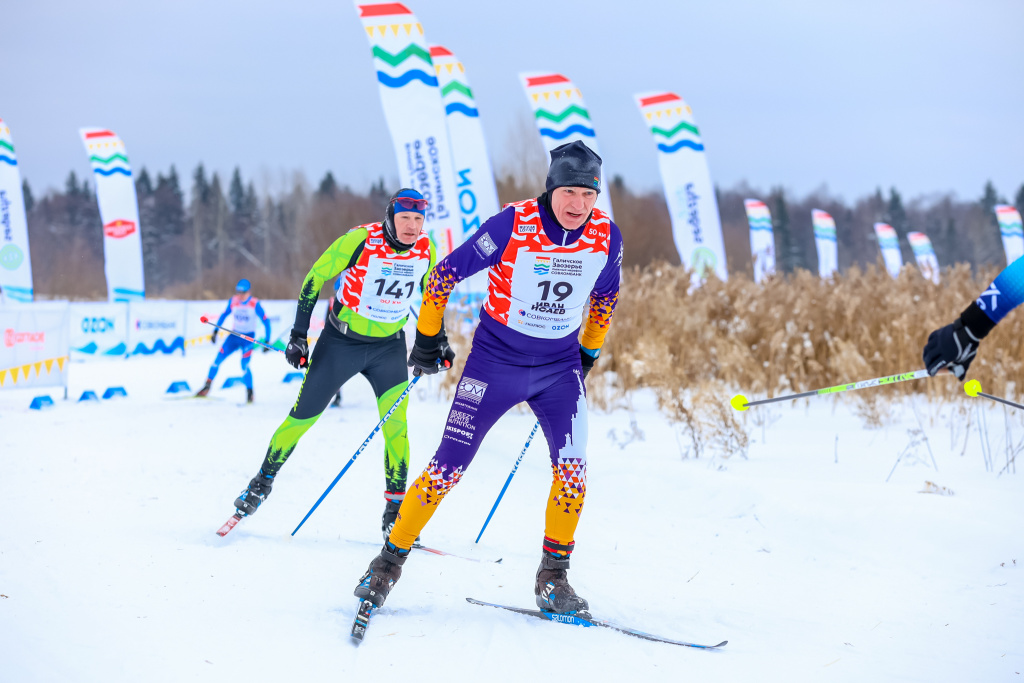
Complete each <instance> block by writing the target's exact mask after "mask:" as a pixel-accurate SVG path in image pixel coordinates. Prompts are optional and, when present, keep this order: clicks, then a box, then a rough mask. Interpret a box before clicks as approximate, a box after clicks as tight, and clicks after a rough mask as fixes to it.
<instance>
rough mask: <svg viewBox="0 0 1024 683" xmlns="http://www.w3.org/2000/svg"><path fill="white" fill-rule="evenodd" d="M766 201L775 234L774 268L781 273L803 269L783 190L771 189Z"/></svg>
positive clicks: (801, 254)
mask: <svg viewBox="0 0 1024 683" xmlns="http://www.w3.org/2000/svg"><path fill="white" fill-rule="evenodd" d="M768 201H769V202H770V205H769V208H770V209H771V212H772V231H773V232H774V234H775V253H776V254H777V259H776V260H777V265H776V268H777V269H778V270H780V271H782V272H786V273H792V272H793V271H794V270H795V269H797V268H803V267H804V260H803V253H802V250H801V249H800V245H799V244H798V243H797V241H796V239H794V237H793V231H792V226H791V225H790V220H789V208H788V207H787V206H786V194H785V190H784V189H783V188H781V187H776V188H774V189H772V191H771V194H769V195H768Z"/></svg>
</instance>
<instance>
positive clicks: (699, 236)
mask: <svg viewBox="0 0 1024 683" xmlns="http://www.w3.org/2000/svg"><path fill="white" fill-rule="evenodd" d="M635 97H636V103H637V106H639V107H640V113H641V114H642V115H643V117H644V122H645V123H646V124H647V126H648V127H649V128H650V129H651V133H652V135H653V136H654V143H655V145H656V146H657V149H658V166H659V167H660V169H661V182H662V185H664V188H665V199H666V201H667V202H668V210H669V215H670V217H671V219H672V234H673V236H674V237H675V242H676V249H678V250H679V257H680V258H681V259H682V262H683V265H684V266H686V267H687V268H690V269H692V271H693V279H694V282H700V281H701V280H703V279H704V278H706V277H707V271H709V270H710V271H714V273H715V275H717V276H718V278H719V279H721V280H726V279H728V277H729V269H728V262H727V261H726V258H725V243H724V241H723V239H722V221H721V220H720V219H719V216H718V202H717V201H716V199H715V187H714V185H713V184H712V183H711V173H710V171H709V170H708V162H707V157H706V156H705V155H704V143H703V142H701V139H700V133H699V131H698V130H697V124H696V123H695V122H694V120H693V112H692V111H691V110H690V107H688V106H687V104H686V102H684V101H683V98H681V97H680V96H679V95H676V94H675V93H670V92H652V93H642V94H640V95H636V96H635Z"/></svg>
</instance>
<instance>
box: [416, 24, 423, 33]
mask: <svg viewBox="0 0 1024 683" xmlns="http://www.w3.org/2000/svg"><path fill="white" fill-rule="evenodd" d="M416 30H417V31H419V32H420V35H421V36H422V35H423V24H416Z"/></svg>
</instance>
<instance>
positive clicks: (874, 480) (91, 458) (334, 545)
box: [0, 348, 1024, 683]
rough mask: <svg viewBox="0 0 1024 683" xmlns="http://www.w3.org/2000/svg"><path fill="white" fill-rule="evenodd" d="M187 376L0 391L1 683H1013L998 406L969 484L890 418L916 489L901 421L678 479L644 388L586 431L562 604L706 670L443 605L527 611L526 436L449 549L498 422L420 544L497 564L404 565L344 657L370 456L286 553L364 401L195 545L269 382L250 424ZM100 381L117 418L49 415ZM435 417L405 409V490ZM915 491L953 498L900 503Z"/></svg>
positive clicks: (1015, 578)
mask: <svg viewBox="0 0 1024 683" xmlns="http://www.w3.org/2000/svg"><path fill="white" fill-rule="evenodd" d="M460 351H463V352H464V351H465V350H460ZM212 354H213V349H212V348H210V349H208V350H206V351H204V352H202V353H192V354H190V356H189V357H188V358H182V357H180V356H175V357H164V358H134V359H131V360H129V361H102V362H99V361H97V362H94V363H76V364H74V365H73V366H72V368H71V375H70V377H71V386H70V397H71V399H72V400H70V401H57V405H56V407H55V408H53V409H50V410H48V411H43V412H37V411H29V410H28V409H27V408H28V404H29V401H30V399H31V396H32V395H33V394H36V393H43V392H40V391H35V392H27V391H24V390H14V391H3V392H0V484H2V488H0V490H2V493H0V680H2V681H5V682H11V683H20V682H25V681H104V682H109V681H139V680H146V681H225V680H240V679H244V680H254V681H261V682H263V681H267V682H269V681H286V680H287V681H295V680H299V681H319V680H345V679H347V678H348V677H349V676H353V677H355V676H358V677H360V679H362V680H416V681H452V680H494V681H506V680H507V681H511V680H526V679H527V678H528V677H535V676H545V677H546V676H554V677H557V678H558V679H560V680H584V681H588V680H602V681H603V680H673V681H680V680H687V681H865V680H871V681H1008V680H1024V676H1022V675H1021V672H1024V601H1022V598H1024V469H1022V471H1021V472H1020V473H1019V474H1003V475H1002V476H997V472H998V470H999V469H1001V468H1002V467H1003V465H1004V464H1005V456H1004V455H1003V445H1002V444H1003V440H1004V436H1003V434H1004V417H1003V412H1002V408H997V409H994V410H991V411H989V413H988V415H987V419H988V425H989V428H990V432H989V433H990V438H991V445H992V448H993V452H994V460H995V468H994V469H995V471H986V468H985V465H984V459H983V456H982V451H981V446H980V443H981V442H980V438H979V433H978V432H977V431H972V432H970V433H965V432H964V429H963V425H964V424H965V420H964V418H963V417H962V416H955V417H954V418H952V419H954V420H955V423H956V424H957V425H959V427H957V428H956V429H951V428H950V426H949V420H950V419H951V417H950V416H951V415H953V413H954V411H953V409H952V408H951V407H949V406H946V407H942V406H926V405H924V404H923V403H922V404H919V407H918V410H919V412H920V413H921V414H922V419H924V420H925V423H926V427H927V430H926V433H927V435H928V436H929V437H930V445H931V448H932V451H933V453H934V460H935V463H936V464H937V466H938V470H937V471H936V469H935V468H934V467H933V464H932V458H931V456H929V454H928V452H927V449H926V448H925V447H924V445H923V444H922V445H918V446H916V447H912V448H910V449H909V451H908V452H906V453H905V455H904V457H903V459H902V461H901V462H900V463H899V465H898V466H897V467H896V468H895V470H894V471H893V465H894V463H896V460H897V457H898V456H899V454H900V453H901V452H904V450H905V449H906V447H907V446H908V444H909V443H910V441H911V435H910V434H909V433H908V429H914V428H916V427H917V424H918V423H917V420H916V418H915V416H914V413H913V412H912V411H911V410H910V408H909V406H908V405H907V404H900V405H896V406H894V407H893V409H892V420H891V423H890V424H889V425H888V426H887V427H884V428H881V429H876V430H867V429H864V428H863V427H862V426H861V423H860V421H859V420H858V419H857V418H856V417H854V416H853V415H852V413H851V411H850V410H849V409H848V408H847V407H846V406H845V405H843V404H839V405H838V406H836V405H834V404H833V403H832V401H831V400H826V399H821V400H819V401H817V402H813V403H806V402H802V403H801V404H800V405H798V406H791V407H783V408H773V409H771V411H770V413H768V414H769V415H770V416H771V417H772V418H773V419H774V420H775V421H774V422H772V423H771V424H770V425H767V426H765V428H764V430H763V432H762V428H761V427H760V426H755V425H754V424H753V422H752V420H750V418H748V425H749V429H750V433H751V437H752V440H753V443H752V445H751V448H750V451H749V454H748V457H747V458H743V457H740V456H733V457H730V458H722V457H714V458H701V459H699V460H693V459H689V460H684V459H682V458H681V455H680V449H679V443H680V442H679V440H678V438H677V434H676V431H675V429H674V428H673V427H672V426H671V425H669V424H667V423H666V421H665V420H664V419H663V417H662V416H661V415H659V413H658V412H657V410H656V409H655V407H654V404H653V400H652V399H651V397H650V396H645V395H641V396H638V397H636V399H635V401H634V404H633V412H632V414H631V412H630V411H629V410H626V409H623V410H618V411H615V412H613V413H610V414H592V418H591V426H590V448H589V470H588V473H589V482H588V487H587V494H588V495H587V504H586V508H585V511H584V515H583V517H582V521H581V523H580V526H579V530H578V534H577V538H576V541H577V548H578V549H577V551H576V553H575V555H574V558H573V569H572V570H571V573H570V576H571V578H572V581H573V584H574V585H575V587H576V588H577V590H578V591H579V592H580V594H581V595H583V596H584V597H586V598H588V599H589V600H590V602H591V606H592V609H593V611H594V613H595V614H596V615H597V616H600V617H603V618H606V619H610V620H612V621H617V622H621V623H623V624H626V625H630V626H634V627H637V628H641V629H644V630H647V631H649V632H652V633H657V634H660V635H664V636H668V637H673V638H678V639H682V640H690V641H696V642H706V643H716V642H719V641H721V640H725V639H728V641H729V644H728V645H727V646H726V647H724V648H723V649H722V650H720V651H711V652H708V651H700V650H692V649H688V648H680V647H675V646H670V645H662V644H657V643H649V642H645V641H641V640H638V639H635V638H630V637H627V636H623V635H619V634H616V633H612V632H608V631H604V630H595V629H582V628H577V627H570V626H564V625H559V624H552V623H546V622H542V621H539V620H532V619H528V618H526V617H522V616H519V615H515V614H511V613H503V612H499V611H496V610H492V609H488V608H483V607H477V606H472V605H469V604H467V603H466V602H465V599H464V598H465V597H467V596H471V597H475V598H479V599H482V600H487V601H493V602H503V603H507V604H515V605H521V606H525V607H531V606H532V605H533V594H532V584H533V576H534V572H535V570H536V566H537V563H538V561H539V556H540V541H541V537H542V533H543V514H544V501H545V497H546V495H547V491H548V486H549V481H550V469H549V465H548V459H547V455H546V445H545V443H544V441H543V438H542V437H541V436H540V435H538V438H537V440H536V441H535V443H534V444H533V446H532V447H531V449H530V451H529V452H528V453H527V455H526V457H525V458H524V461H523V464H522V466H521V467H520V470H519V472H518V474H517V475H516V478H515V479H514V480H513V482H512V484H511V486H510V487H509V490H508V492H507V494H506V496H505V499H504V500H503V501H502V504H501V506H500V507H499V508H498V511H497V513H496V514H495V516H494V519H493V520H492V521H491V524H490V526H489V528H488V529H487V532H486V533H485V534H484V537H483V539H482V540H481V542H480V544H479V545H474V543H473V539H474V538H475V537H476V534H477V533H478V531H479V530H480V526H481V524H482V523H483V520H484V518H485V517H486V515H487V511H488V510H489V509H490V506H491V504H492V503H493V502H494V499H495V497H496V496H497V494H498V491H499V490H500V489H501V486H502V484H503V483H504V481H505V478H506V477H507V476H508V473H509V471H510V469H511V467H512V465H513V463H514V462H515V459H516V457H517V456H518V454H519V451H520V449H521V448H522V445H523V443H524V441H525V439H526V437H527V435H528V434H529V432H530V429H531V427H532V425H533V418H532V416H531V415H530V414H528V413H518V414H510V415H508V416H506V417H505V418H504V419H503V420H502V421H501V422H499V423H498V425H497V427H496V428H495V429H494V430H493V431H492V432H491V434H490V435H489V436H488V437H487V439H486V440H485V442H484V446H483V448H482V450H481V452H480V454H479V455H478V457H477V459H476V461H475V462H474V464H473V466H472V467H471V468H470V470H469V471H468V474H467V475H466V477H465V478H464V479H463V480H462V483H461V484H460V485H459V486H458V488H456V489H455V491H454V492H453V493H452V494H451V495H450V496H449V497H448V499H447V500H446V501H445V503H444V504H443V505H442V506H441V508H440V509H439V511H438V512H437V514H436V515H435V516H434V519H433V520H432V522H431V524H430V525H429V526H428V527H427V528H426V530H425V532H424V535H423V541H424V543H426V544H428V545H433V546H436V547H439V548H443V549H446V550H448V551H450V552H455V553H461V554H465V555H468V556H472V557H478V558H482V559H498V558H502V562H501V563H500V564H494V563H477V562H469V561H466V560H465V559H458V558H452V557H438V556H434V555H429V554H426V553H415V554H414V555H413V557H412V558H411V559H410V560H409V562H408V563H407V564H406V567H405V574H404V576H403V578H402V580H401V581H400V582H399V584H398V585H397V587H396V588H395V590H394V592H393V593H392V595H391V597H390V599H389V602H388V605H387V607H386V608H384V609H382V610H381V611H380V612H379V613H378V614H377V615H376V616H375V617H374V619H373V621H372V623H371V625H370V629H369V632H368V634H367V637H366V640H365V641H364V642H363V643H362V644H361V645H359V646H358V647H357V646H355V645H354V644H353V643H352V642H350V638H349V636H348V632H349V628H350V625H351V622H352V616H353V612H354V610H355V607H356V600H355V598H353V597H352V588H353V587H354V585H355V583H356V581H357V579H358V578H359V576H360V574H361V572H362V571H363V570H364V569H365V567H366V565H367V563H368V562H369V561H370V559H371V558H372V557H373V556H374V554H375V553H376V552H377V550H378V547H379V545H380V541H381V539H380V532H379V528H380V515H381V512H382V510H383V506H384V501H383V499H382V497H381V492H382V488H383V468H382V465H381V460H382V457H383V455H382V453H383V442H382V441H381V440H380V437H379V436H378V437H377V439H376V440H375V441H374V442H373V443H372V444H371V446H370V447H369V448H368V449H367V451H366V452H364V453H363V454H362V455H361V456H360V459H359V460H358V461H357V462H356V464H355V465H354V466H353V467H352V469H350V470H349V472H348V473H347V474H346V475H345V477H344V478H343V479H342V480H341V481H340V482H339V484H338V486H337V487H336V488H335V490H334V491H333V492H332V493H331V495H330V496H328V497H327V499H326V500H325V501H324V503H323V504H322V505H321V507H320V508H319V509H318V510H317V511H316V512H315V513H314V514H313V516H312V517H311V518H310V519H309V521H308V522H307V523H306V525H305V526H304V527H303V528H302V529H301V530H300V531H299V532H298V534H296V535H295V536H294V537H292V536H290V535H289V534H290V533H291V531H292V529H293V528H294V527H295V525H296V524H297V523H298V522H299V520H300V519H301V518H302V516H303V515H304V514H305V513H306V511H307V510H308V509H309V507H310V506H311V505H312V504H313V503H314V501H315V500H316V499H317V497H318V496H319V495H320V494H321V493H322V492H323V490H324V489H325V488H326V486H327V485H328V484H329V483H330V481H331V480H332V479H333V478H334V476H335V475H336V474H337V473H338V472H339V471H340V470H341V468H342V466H343V465H344V464H345V462H346V461H347V460H348V459H349V458H350V457H351V455H352V453H353V452H354V450H355V448H356V447H357V446H358V445H359V444H360V443H361V442H362V440H363V439H364V438H365V436H366V434H367V433H368V432H369V430H370V429H371V428H372V426H373V425H374V424H375V423H376V419H377V418H376V413H375V405H374V402H373V398H372V394H371V392H370V390H369V387H368V385H367V384H366V382H365V381H364V380H362V379H361V378H356V379H355V380H353V382H351V383H350V384H349V385H348V386H347V387H346V388H345V393H344V405H343V407H342V408H341V409H331V410H329V411H328V412H327V413H326V414H325V415H324V416H323V418H322V419H321V420H320V422H319V424H317V425H316V426H315V427H314V428H313V429H312V430H311V431H310V432H309V433H308V434H307V436H306V437H305V438H304V440H303V441H302V442H301V443H300V444H299V447H298V449H297V450H296V452H295V453H294V454H293V456H292V458H291V460H290V461H289V462H288V463H287V464H286V465H285V467H284V469H283V470H282V473H281V475H280V477H279V479H278V483H277V485H276V486H275V488H274V493H273V495H272V496H271V497H270V498H269V499H268V502H267V503H266V504H265V506H264V507H263V508H262V509H261V510H260V512H259V514H258V515H256V516H255V517H253V518H251V519H248V520H245V521H244V522H243V523H242V524H240V525H239V526H238V527H237V528H236V529H235V530H234V531H233V532H232V533H231V534H230V535H229V536H227V537H226V538H219V537H217V536H216V535H214V531H215V530H216V529H217V528H218V527H219V526H220V525H221V524H222V523H223V522H224V521H225V520H226V519H227V518H228V516H230V514H231V513H232V511H233V507H232V501H233V500H234V498H235V496H236V495H237V494H238V492H239V491H240V490H241V489H242V488H244V486H245V484H246V483H247V482H248V480H249V478H250V477H251V476H252V475H253V474H255V472H256V470H257V469H258V467H259V465H260V462H261V459H262V457H263V454H264V452H265V449H266V446H267V442H268V441H269V439H270V436H271V434H272V432H273V431H274V429H275V428H276V427H277V425H278V424H279V423H280V422H281V420H283V419H284V417H285V415H286V413H287V411H288V409H289V407H290V406H291V403H292V401H293V400H294V397H295V394H296V392H297V389H298V384H297V383H296V384H283V383H282V382H281V379H282V377H283V376H284V375H285V373H286V372H287V371H289V370H290V369H291V368H289V367H288V366H286V365H285V363H284V361H283V359H282V358H281V357H280V355H278V354H266V355H264V354H259V353H258V354H256V355H255V356H254V361H253V371H254V375H255V378H256V399H257V402H256V404H255V405H253V406H251V407H245V406H241V405H240V403H241V401H242V398H243V393H244V390H242V389H241V388H235V389H230V390H218V391H216V392H215V395H216V396H218V397H219V398H222V399H223V400H214V401H193V400H168V399H167V398H165V396H164V394H163V391H164V389H165V388H166V387H167V385H168V384H170V382H171V381H173V380H181V379H186V380H188V381H189V382H190V384H191V385H192V387H193V389H195V388H196V387H197V386H198V385H199V384H200V382H201V379H202V377H203V376H204V374H205V369H206V367H207V365H208V363H209V361H210V360H211V358H212ZM237 362H238V361H237V356H236V357H235V358H232V359H229V360H228V361H227V362H225V364H224V366H223V367H222V370H221V376H220V377H219V378H218V381H217V384H216V386H218V387H219V386H220V382H221V381H222V380H223V379H224V378H225V377H228V376H231V375H235V374H238V372H237V367H238V366H237ZM112 385H123V386H124V387H125V388H126V389H127V391H128V398H127V399H120V400H112V401H104V402H102V403H101V404H86V403H83V404H78V403H75V402H74V399H75V398H77V397H78V395H79V394H81V392H82V391H83V390H85V389H93V390H97V391H99V392H102V390H103V389H104V388H106V387H107V386H112ZM870 391H885V389H872V390H870ZM53 395H54V397H56V396H57V392H53ZM979 400H980V399H979ZM446 409H447V405H446V403H445V402H444V401H441V400H438V399H437V398H436V397H435V395H434V394H433V393H431V392H428V391H421V390H419V389H417V391H416V392H415V393H414V403H413V405H412V406H411V409H410V429H411V434H412V437H413V456H412V466H411V475H412V476H415V474H417V473H418V472H419V471H420V470H421V469H422V467H423V466H424V464H425V463H426V461H427V460H428V459H429V457H430V455H431V454H432V453H433V450H434V448H435V447H436V445H437V444H438V441H439V438H440V435H441V428H442V425H443V421H444V418H445V415H446ZM1020 417H1021V416H1014V419H1015V422H1013V431H1012V436H1013V438H1014V439H1016V440H1018V441H1019V440H1020V439H1021V438H1022V437H1024V427H1022V426H1021V425H1022V423H1021V420H1020ZM631 419H635V420H636V426H637V428H638V430H634V429H633V428H632V427H631V424H630V422H631ZM641 432H642V435H641ZM837 435H838V441H837ZM954 438H955V439H956V442H955V443H953V439H954ZM965 438H966V439H967V445H966V449H964V439H965ZM961 453H963V454H961ZM1022 465H1024V463H1022ZM890 472H892V476H891V478H890V480H889V481H888V482H886V477H887V476H889V474H890ZM926 481H930V482H933V483H934V484H936V485H937V486H939V487H945V488H946V489H949V490H952V492H953V494H954V495H940V494H923V493H920V491H922V489H924V488H925V482H926ZM383 677H387V678H383Z"/></svg>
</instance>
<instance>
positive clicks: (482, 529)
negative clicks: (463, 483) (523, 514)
mask: <svg viewBox="0 0 1024 683" xmlns="http://www.w3.org/2000/svg"><path fill="white" fill-rule="evenodd" d="M538 427H540V422H537V424H535V425H533V430H532V431H531V432H530V438H528V439H527V440H526V445H525V446H523V450H522V452H521V453H520V454H519V458H518V459H517V460H516V464H515V465H514V466H513V467H512V471H511V472H509V475H508V479H506V480H505V485H504V486H502V487H501V493H499V494H498V500H496V501H494V506H493V507H492V508H491V511H490V512H489V513H487V519H485V520H484V525H483V526H482V527H481V528H480V533H479V534H477V535H476V540H475V541H473V542H474V543H479V542H480V537H481V536H483V535H484V529H486V528H487V525H488V524H490V522H491V517H493V516H494V511H495V510H497V509H498V503H500V502H501V497H502V496H504V495H505V491H506V490H507V489H508V485H509V484H511V483H512V477H514V476H516V470H518V469H519V463H521V462H522V461H523V456H524V455H526V449H527V448H529V447H530V444H531V443H533V436H534V435H535V434H536V433H537V428H538Z"/></svg>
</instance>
